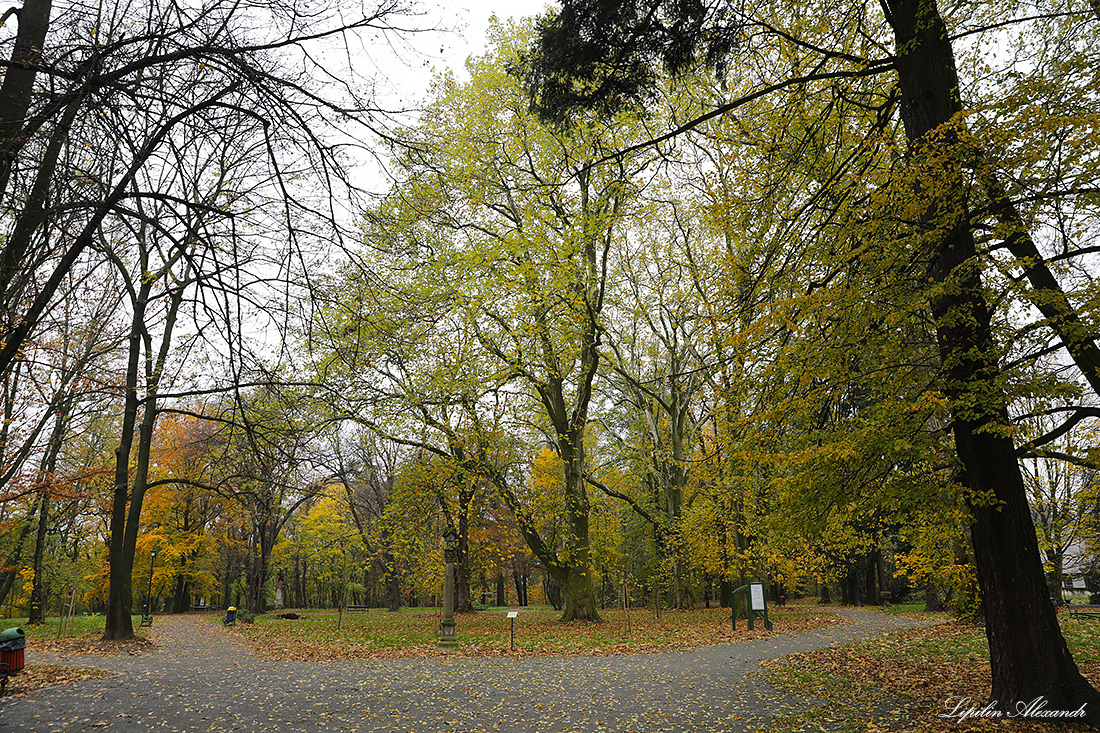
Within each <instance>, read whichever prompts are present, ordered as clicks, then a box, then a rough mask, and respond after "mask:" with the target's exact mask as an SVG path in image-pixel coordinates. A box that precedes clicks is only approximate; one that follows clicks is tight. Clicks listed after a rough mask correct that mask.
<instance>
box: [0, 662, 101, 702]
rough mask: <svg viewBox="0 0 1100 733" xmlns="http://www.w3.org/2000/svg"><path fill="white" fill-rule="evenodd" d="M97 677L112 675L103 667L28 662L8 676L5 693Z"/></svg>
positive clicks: (16, 692) (29, 690)
mask: <svg viewBox="0 0 1100 733" xmlns="http://www.w3.org/2000/svg"><path fill="white" fill-rule="evenodd" d="M96 677H110V673H109V672H104V671H103V670H102V669H87V668H83V667H62V666H61V665H57V664H28V665H27V666H26V667H24V668H23V671H22V672H20V673H19V674H16V675H12V676H11V677H10V678H8V685H7V689H6V690H5V692H4V695H5V697H7V696H9V695H10V696H20V695H25V694H27V693H28V692H32V691H34V690H38V689H41V688H43V687H52V686H54V685H72V684H75V683H77V682H82V681H84V680H87V679H92V678H96Z"/></svg>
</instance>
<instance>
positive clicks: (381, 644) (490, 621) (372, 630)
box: [210, 608, 842, 661]
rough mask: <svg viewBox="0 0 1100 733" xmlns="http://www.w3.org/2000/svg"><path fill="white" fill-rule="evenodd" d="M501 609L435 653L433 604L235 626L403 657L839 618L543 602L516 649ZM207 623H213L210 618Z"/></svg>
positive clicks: (291, 653)
mask: <svg viewBox="0 0 1100 733" xmlns="http://www.w3.org/2000/svg"><path fill="white" fill-rule="evenodd" d="M505 610H507V609H489V610H486V611H481V612H478V613H472V614H458V615H456V617H455V618H456V621H457V637H458V641H459V649H458V651H455V652H441V651H439V650H438V649H437V648H436V646H435V642H436V639H437V638H438V633H439V631H438V629H439V621H440V616H439V610H438V609H434V608H429V609H415V608H414V609H408V608H406V609H402V610H401V611H399V612H398V613H388V612H386V611H384V610H381V609H372V610H370V611H366V612H358V613H351V614H344V616H343V619H342V620H340V619H339V617H338V614H337V612H336V611H317V610H304V611H303V610H300V611H297V613H299V614H301V618H299V619H294V620H289V619H282V618H278V617H277V616H274V615H270V614H269V615H264V616H258V617H256V620H255V623H252V624H243V625H238V626H237V629H238V630H239V631H240V633H241V634H242V635H243V636H244V637H245V638H246V639H248V641H249V642H251V644H252V645H253V647H255V649H256V651H257V652H258V653H259V654H262V655H264V656H267V657H271V658H275V659H280V660H312V661H322V660H332V659H369V658H376V659H378V658H408V657H428V656H459V657H524V656H569V655H595V656H610V655H618V654H637V653H649V652H660V651H672V650H676V649H690V648H694V647H698V646H704V645H707V644H720V643H723V642H728V641H733V640H745V639H759V638H768V637H771V636H774V635H776V634H783V633H790V632H792V631H801V630H804V629H810V628H820V627H822V626H829V625H833V624H838V623H842V621H841V619H839V618H838V617H837V616H835V615H833V614H829V613H827V612H823V611H821V610H819V609H808V610H807V611H801V610H795V611H786V612H779V613H773V614H771V618H772V621H773V623H774V625H775V628H774V629H773V631H771V632H766V631H763V630H762V628H761V627H762V626H763V624H762V623H761V624H758V625H757V629H756V630H755V631H751V632H750V631H748V630H747V629H746V628H745V622H744V620H743V619H741V620H740V621H739V623H738V627H737V630H736V631H732V630H731V628H730V621H729V609H705V610H696V611H674V612H667V613H662V614H661V618H660V619H658V618H656V616H655V615H654V614H653V612H652V611H649V610H644V609H639V610H635V611H631V612H630V614H629V617H628V616H627V614H625V613H624V612H623V611H622V610H603V611H601V612H600V614H601V616H603V619H604V622H603V623H571V624H563V623H561V622H560V621H559V620H558V619H559V618H560V616H561V613H560V612H559V611H554V610H553V609H549V608H524V609H519V612H520V615H519V618H517V619H516V641H515V643H516V648H515V650H514V651H512V650H510V649H509V623H508V619H506V618H505V617H504V612H505ZM210 621H211V622H219V621H218V620H217V619H210ZM338 623H339V624H340V628H337V624H338Z"/></svg>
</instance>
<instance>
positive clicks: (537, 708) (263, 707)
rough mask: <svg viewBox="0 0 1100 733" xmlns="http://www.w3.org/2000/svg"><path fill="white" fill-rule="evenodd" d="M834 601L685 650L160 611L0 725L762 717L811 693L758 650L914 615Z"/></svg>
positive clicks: (514, 725) (432, 725)
mask: <svg viewBox="0 0 1100 733" xmlns="http://www.w3.org/2000/svg"><path fill="white" fill-rule="evenodd" d="M840 612H841V613H843V614H845V615H846V616H849V617H850V619H851V621H852V623H850V624H845V625H843V626H839V627H832V628H827V629H821V630H816V631H806V632H801V633H795V634H786V635H783V636H777V637H774V638H771V639H765V640H759V641H750V642H741V643H736V644H726V645H720V646H711V647H704V648H701V649H697V650H694V651H690V652H674V653H667V654H645V655H633V656H620V657H565V658H529V659H522V660H511V659H507V660H501V659H485V660H471V659H453V660H451V659H449V660H443V661H441V660H415V661H408V660H394V661H365V662H364V661H356V662H329V663H322V664H311V663H306V662H293V663H286V662H273V661H270V660H266V659H263V658H261V657H258V656H256V655H254V654H253V653H252V652H251V651H250V650H249V649H248V648H247V646H245V644H244V643H242V642H241V641H240V640H239V639H238V637H237V635H236V634H232V633H228V632H226V631H225V630H224V629H222V628H219V627H217V626H215V625H213V624H210V623H209V622H207V621H203V620H201V619H199V618H196V617H190V616H168V617H160V618H158V619H157V624H158V625H157V627H156V629H155V632H154V635H153V640H154V641H155V642H156V645H157V646H156V648H155V650H154V651H151V652H147V653H143V654H140V655H137V656H125V657H74V658H70V659H67V660H64V663H66V664H70V665H74V666H90V667H100V668H102V669H105V670H108V671H111V672H115V673H117V674H115V675H114V676H112V677H107V678H102V679H94V680H86V681H84V682H81V683H78V684H76V685H72V686H68V687H55V688H47V689H43V690H40V691H37V692H35V693H33V694H31V695H28V696H27V697H22V698H6V699H3V700H0V733H15V732H16V731H34V732H35V733H47V732H48V731H83V730H89V731H93V730H94V731H101V730H106V731H126V732H127V733H130V732H134V733H137V732H144V731H159V730H170V731H248V732H251V731H321V730H324V731H363V732H366V731H392V732H394V733H396V732H398V731H402V732H403V731H432V732H434V731H453V732H455V733H459V732H463V731H469V732H473V731H493V732H494V733H495V732H496V731H505V732H507V731H538V732H539V733H541V732H543V731H547V732H549V731H561V732H565V731H578V732H579V731H586V732H587V731H624V732H625V731H645V732H649V731H741V730H759V729H761V728H765V729H766V728H767V727H768V723H769V721H770V720H771V719H773V718H775V717H780V718H782V717H784V716H787V715H790V714H792V713H797V712H800V711H802V710H804V709H806V708H807V707H808V706H810V705H811V703H812V701H807V700H801V699H797V698H792V697H791V696H789V695H787V694H784V693H782V692H780V691H778V690H776V689H775V688H774V687H772V686H771V685H769V684H768V683H767V682H766V681H765V676H764V675H763V673H762V672H761V671H760V670H759V668H758V666H757V662H759V661H760V660H763V659H770V658H774V657H779V656H784V655H786V654H792V653H796V652H805V651H811V650H813V649H818V648H821V647H825V646H832V645H835V644H842V643H844V642H847V641H851V640H854V639H858V638H866V637H870V636H875V635H877V634H882V633H887V632H890V631H896V630H900V629H904V628H911V627H913V626H919V625H923V622H921V621H915V620H909V619H900V618H896V617H892V616H888V615H885V614H880V613H874V612H870V611H860V610H854V609H843V610H841V611H840ZM27 658H28V661H29V662H35V661H61V660H57V659H45V658H42V656H41V655H40V656H39V657H38V658H36V657H35V655H34V652H33V648H29V649H28V654H27Z"/></svg>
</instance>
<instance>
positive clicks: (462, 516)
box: [454, 488, 474, 613]
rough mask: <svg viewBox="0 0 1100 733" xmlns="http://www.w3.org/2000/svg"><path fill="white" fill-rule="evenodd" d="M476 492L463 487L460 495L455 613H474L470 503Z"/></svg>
mask: <svg viewBox="0 0 1100 733" xmlns="http://www.w3.org/2000/svg"><path fill="white" fill-rule="evenodd" d="M473 499H474V492H473V491H469V490H467V489H465V488H464V489H462V490H461V491H460V492H459V497H458V545H457V547H456V548H455V549H456V552H455V607H454V612H455V613H473V612H474V602H473V599H472V598H471V597H470V504H471V502H473Z"/></svg>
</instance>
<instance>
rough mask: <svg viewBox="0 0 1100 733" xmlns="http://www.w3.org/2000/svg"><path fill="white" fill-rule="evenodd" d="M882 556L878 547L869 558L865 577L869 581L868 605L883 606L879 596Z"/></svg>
mask: <svg viewBox="0 0 1100 733" xmlns="http://www.w3.org/2000/svg"><path fill="white" fill-rule="evenodd" d="M879 557H880V554H879V551H878V548H875V550H874V551H873V552H872V553H871V555H870V556H869V557H868V558H867V572H866V573H865V578H866V582H867V605H869V606H881V605H882V598H881V597H880V596H879V585H878V559H879Z"/></svg>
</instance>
